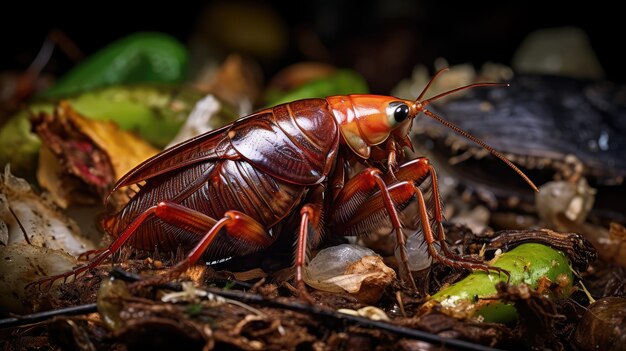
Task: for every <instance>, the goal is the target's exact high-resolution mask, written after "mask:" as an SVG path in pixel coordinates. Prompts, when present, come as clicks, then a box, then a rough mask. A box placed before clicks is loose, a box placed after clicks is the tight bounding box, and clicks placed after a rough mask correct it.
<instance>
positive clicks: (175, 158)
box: [111, 125, 237, 193]
mask: <svg viewBox="0 0 626 351" xmlns="http://www.w3.org/2000/svg"><path fill="white" fill-rule="evenodd" d="M229 127H230V125H227V126H224V127H222V128H219V129H215V130H212V131H209V132H206V133H204V134H201V135H198V136H196V137H194V138H191V139H189V140H186V141H183V142H182V143H180V144H177V145H174V146H172V147H171V148H169V149H167V150H164V151H162V152H161V153H159V154H157V155H155V156H153V157H151V158H149V159H147V160H146V161H144V162H142V163H141V164H139V165H138V166H137V167H135V168H134V169H132V170H131V171H129V172H128V173H126V175H124V176H123V177H122V178H121V179H120V180H118V181H117V183H116V184H115V186H114V187H113V190H111V193H112V192H114V191H115V190H117V189H118V188H121V187H123V186H127V185H132V184H136V183H138V182H141V181H143V180H148V179H150V178H153V177H156V176H158V175H161V174H165V173H169V172H171V171H174V170H177V169H180V168H182V167H185V166H189V165H192V164H196V163H199V162H206V161H209V160H216V159H219V158H224V157H228V156H229V152H230V153H233V151H234V150H232V148H231V146H230V143H229V141H228V138H227V137H226V131H227V130H228V128H229ZM231 156H232V158H233V159H234V158H237V155H236V154H233V155H231Z"/></svg>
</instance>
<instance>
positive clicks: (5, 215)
mask: <svg viewBox="0 0 626 351" xmlns="http://www.w3.org/2000/svg"><path fill="white" fill-rule="evenodd" d="M0 244H1V245H2V246H0V257H1V258H2V264H0V310H2V311H12V312H22V313H23V312H28V311H30V309H31V308H32V303H33V301H32V299H30V298H29V296H27V294H28V291H26V290H25V289H24V286H25V285H26V284H28V283H31V282H33V281H35V280H37V279H39V278H42V277H44V276H48V275H54V274H60V273H63V272H67V271H68V270H70V269H71V268H72V267H73V266H75V265H76V263H77V261H76V259H75V258H74V257H73V256H72V255H74V256H76V255H78V254H80V253H82V252H84V251H87V250H91V249H94V248H95V245H94V244H93V243H92V242H90V241H89V240H87V239H86V238H84V237H83V236H82V235H81V234H80V230H79V228H78V226H77V225H76V223H74V221H72V220H71V219H69V218H67V217H66V216H65V215H64V214H62V213H61V212H60V211H59V209H58V208H57V207H56V206H55V205H54V204H53V203H52V202H51V201H49V200H48V199H45V198H42V197H41V196H39V195H38V194H36V193H35V192H34V191H33V189H32V188H31V187H30V185H29V184H28V182H26V180H24V179H21V178H17V177H15V176H13V175H12V174H11V172H10V169H9V166H7V167H6V168H5V171H4V173H3V174H1V175H0Z"/></svg>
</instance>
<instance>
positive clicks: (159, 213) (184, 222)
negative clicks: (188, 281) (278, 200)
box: [27, 201, 273, 287]
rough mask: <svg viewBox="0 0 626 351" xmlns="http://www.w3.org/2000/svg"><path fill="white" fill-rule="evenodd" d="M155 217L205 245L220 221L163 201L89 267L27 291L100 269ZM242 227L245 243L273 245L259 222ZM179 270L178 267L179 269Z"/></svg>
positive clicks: (195, 255)
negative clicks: (248, 230) (247, 231)
mask: <svg viewBox="0 0 626 351" xmlns="http://www.w3.org/2000/svg"><path fill="white" fill-rule="evenodd" d="M231 212H236V211H231ZM152 216H156V217H158V218H159V219H161V220H163V221H164V222H166V223H169V224H172V225H174V226H177V227H180V228H184V229H186V230H188V231H190V232H192V233H196V234H199V235H204V236H203V239H201V240H200V241H199V242H200V244H202V243H203V242H204V241H206V234H205V233H207V232H211V229H213V228H214V227H215V226H217V223H218V221H216V220H215V219H213V218H211V217H209V216H207V215H205V214H203V213H200V212H198V211H195V210H192V209H190V208H188V207H185V206H182V205H179V204H177V203H173V202H168V201H162V202H160V203H159V204H157V205H156V206H152V207H150V208H148V209H147V210H146V211H144V212H142V213H141V214H140V215H139V216H137V218H135V219H134V220H133V222H132V223H131V224H130V225H129V226H128V227H127V228H126V229H125V230H124V231H123V232H122V233H121V234H120V235H119V236H118V237H117V238H116V239H115V240H114V241H113V243H111V245H109V247H107V248H105V249H103V250H101V251H100V252H99V253H98V254H97V255H96V256H95V257H94V258H93V259H92V260H91V261H90V262H89V263H87V264H85V265H82V266H79V267H77V268H75V269H73V270H71V271H69V272H66V273H63V274H60V275H56V276H52V277H48V278H44V279H42V280H39V281H36V282H34V283H31V284H29V285H27V287H28V286H33V285H37V286H40V287H41V286H43V285H48V287H49V286H51V285H52V283H54V281H56V280H59V279H63V280H64V281H66V280H67V278H69V277H71V276H77V275H78V274H81V273H83V272H85V271H87V270H89V269H92V268H94V267H96V266H98V265H99V264H100V263H102V261H104V260H105V259H106V258H107V257H109V256H110V255H111V254H113V253H115V252H117V251H118V250H119V249H120V248H121V247H122V246H123V245H124V244H125V243H126V242H127V241H128V239H129V238H130V237H131V236H132V235H133V234H134V233H135V232H136V231H137V229H138V228H139V226H140V225H141V224H142V223H144V222H145V221H146V220H148V219H149V218H151V217H152ZM227 217H228V218H231V217H232V218H234V219H238V218H239V217H247V216H245V215H243V216H238V215H237V213H234V214H231V213H229V212H227V215H225V218H224V219H222V222H226V221H225V219H226V218H227ZM247 218H249V217H247ZM226 224H229V226H226V227H227V229H228V228H238V227H237V226H236V224H235V225H233V224H232V223H226ZM220 226H221V227H223V226H224V223H222V224H220ZM242 227H244V228H243V229H251V230H250V232H249V233H247V234H245V235H246V237H245V239H243V240H244V241H246V240H247V241H250V242H252V243H256V244H258V245H259V246H262V247H265V246H269V244H270V243H271V242H272V241H273V240H272V239H271V238H270V236H269V235H267V233H266V232H265V229H263V228H262V226H261V225H260V224H259V223H257V222H254V223H252V224H250V225H249V226H242ZM248 227H249V228H248ZM215 232H217V231H215ZM232 232H234V233H235V234H241V228H238V230H233V231H232ZM229 234H230V232H229ZM212 239H213V237H211V239H210V240H209V242H208V243H206V245H205V246H204V249H206V247H208V244H210V241H212ZM200 244H199V245H200ZM196 249H197V247H196V248H194V250H195V251H194V250H192V251H191V252H190V253H189V254H188V256H187V258H186V260H185V261H183V263H186V264H187V266H186V267H189V266H190V265H191V264H193V263H195V262H196V261H197V260H198V259H199V258H200V257H201V256H202V253H203V251H201V252H197V250H196ZM176 267H178V265H177V266H176ZM180 269H181V268H180V267H179V268H178V270H180ZM183 271H184V270H183ZM174 274H180V273H176V272H174Z"/></svg>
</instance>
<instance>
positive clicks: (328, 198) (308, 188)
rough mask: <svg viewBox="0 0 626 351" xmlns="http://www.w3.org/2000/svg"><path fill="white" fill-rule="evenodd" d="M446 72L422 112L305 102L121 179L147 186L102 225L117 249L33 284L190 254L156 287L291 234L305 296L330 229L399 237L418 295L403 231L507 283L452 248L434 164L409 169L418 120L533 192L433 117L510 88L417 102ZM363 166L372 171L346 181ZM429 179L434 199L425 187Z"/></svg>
mask: <svg viewBox="0 0 626 351" xmlns="http://www.w3.org/2000/svg"><path fill="white" fill-rule="evenodd" d="M441 72H443V70H441V71H439V72H437V74H436V75H435V76H434V77H433V79H432V80H431V81H430V82H429V84H428V85H427V86H426V88H425V89H424V91H423V92H422V93H421V94H420V96H419V97H418V98H417V99H416V100H415V101H411V100H402V99H398V98H395V97H390V96H377V95H347V96H331V97H327V98H325V99H305V100H298V101H294V102H290V103H286V104H282V105H278V106H275V107H272V108H269V109H265V110H262V111H259V112H256V113H253V114H251V115H249V116H246V117H243V118H241V119H239V120H237V121H235V122H233V123H231V124H229V125H226V126H224V127H221V128H219V129H217V130H213V131H210V132H207V133H204V134H202V135H199V136H197V137H194V138H192V139H189V140H187V141H185V142H182V143H180V144H178V145H176V146H174V147H172V148H170V149H167V150H165V151H163V152H161V153H160V154H158V155H156V156H154V157H152V158H150V159H148V160H147V161H145V162H143V163H141V164H140V165H138V166H137V167H136V168H134V169H133V170H131V171H130V172H129V173H128V174H126V175H125V176H123V177H122V178H121V179H120V180H119V181H118V182H117V184H116V185H115V186H114V188H113V190H112V191H111V192H114V191H115V190H117V189H119V188H121V187H125V186H129V185H133V184H137V183H140V182H144V183H145V184H144V185H143V186H142V187H141V190H140V191H139V192H138V193H137V194H136V195H135V196H133V197H132V198H131V200H130V201H129V202H128V204H126V205H125V206H124V207H123V208H122V209H121V210H119V211H118V212H117V213H115V214H113V215H111V216H110V217H108V218H107V219H106V220H104V221H103V222H102V223H103V227H104V229H105V230H106V231H107V232H108V233H110V234H112V235H113V236H114V237H115V240H114V241H113V242H112V243H111V245H109V246H108V247H107V248H104V249H101V250H98V252H97V253H95V256H93V258H92V260H91V261H90V262H89V263H87V264H85V265H82V266H79V267H77V268H75V269H74V270H72V271H70V272H67V273H65V274H61V275H57V276H53V277H49V278H45V279H43V280H40V281H38V282H36V283H34V284H36V285H39V286H41V284H43V283H46V284H52V282H54V281H55V280H57V279H61V278H63V279H67V278H68V277H71V276H75V275H77V274H80V273H82V272H84V271H86V270H88V269H91V268H93V267H95V266H96V265H98V264H99V263H101V262H102V261H103V260H104V259H105V258H107V257H109V256H110V255H111V254H112V253H115V252H117V251H118V250H120V248H121V247H122V246H123V245H124V244H128V245H130V246H132V247H133V248H136V249H140V250H153V249H155V248H158V250H159V251H161V252H163V251H172V252H173V251H175V250H177V249H178V248H179V247H181V248H182V249H184V250H185V252H186V253H187V256H186V258H185V259H184V260H183V261H181V262H180V263H178V264H176V265H175V266H174V267H171V268H170V269H169V271H168V272H167V273H166V274H164V275H160V276H159V278H158V279H171V278H173V277H175V276H177V275H179V274H180V273H181V272H184V271H185V270H186V269H187V268H188V267H190V266H191V265H193V264H194V263H195V262H197V261H198V260H199V259H200V258H203V259H204V260H205V261H207V262H213V261H216V260H219V259H223V258H229V257H240V256H244V255H247V254H251V253H254V252H256V251H260V250H264V249H266V248H268V247H269V246H270V245H271V244H272V243H274V242H275V241H276V238H277V237H278V236H279V235H281V234H282V233H283V232H285V231H287V232H288V233H286V234H285V235H292V233H294V232H297V239H296V245H295V248H296V249H295V269H296V275H295V280H296V282H297V284H298V286H299V288H300V289H302V290H304V283H303V277H302V270H303V267H304V264H305V257H306V252H307V249H308V248H311V247H315V246H316V245H318V244H319V243H320V241H321V238H322V233H323V232H324V231H325V230H326V231H332V232H333V233H334V234H335V233H336V234H340V235H367V232H368V231H372V230H378V229H379V227H380V226H383V227H385V226H386V227H389V228H390V230H391V231H393V232H394V233H395V237H396V240H397V246H398V248H399V257H400V261H401V262H400V264H399V266H400V275H401V277H402V280H403V281H404V282H405V283H407V284H409V285H410V286H411V287H413V288H415V283H414V281H413V279H412V277H411V275H410V272H409V268H408V258H407V252H406V248H405V235H404V234H403V232H402V228H403V226H408V227H414V226H415V227H417V229H420V230H421V231H422V232H423V235H424V240H425V242H426V244H427V245H428V252H429V254H430V255H431V256H432V257H433V258H434V259H436V260H438V261H440V262H442V263H443V264H446V265H450V266H453V267H462V268H466V269H481V270H485V271H490V270H491V271H497V272H503V271H502V270H501V269H499V268H495V267H491V266H489V265H487V264H485V263H483V262H481V261H477V260H472V259H470V258H465V257H460V256H457V255H455V254H453V253H452V252H451V251H450V250H449V249H448V248H447V246H446V244H445V233H444V230H443V226H442V220H443V216H442V205H441V202H440V197H439V193H438V186H437V176H436V172H435V169H434V168H433V166H432V165H431V164H430V162H429V160H428V159H427V158H423V157H422V158H417V159H414V160H410V161H406V159H405V158H406V157H405V155H404V152H403V150H404V147H411V146H412V145H411V141H410V138H409V132H410V129H411V125H412V122H413V120H414V119H415V118H416V117H417V116H418V115H420V114H421V113H423V114H425V115H426V116H428V117H431V118H434V119H435V120H437V121H439V122H441V123H443V124H444V125H446V126H448V127H450V128H452V129H453V130H455V131H456V132H458V133H460V134H461V135H463V136H465V137H467V138H469V139H471V140H472V141H474V142H476V143H477V144H479V145H481V146H482V147H484V148H486V149H487V150H489V152H491V153H492V154H493V155H495V156H496V157H498V158H499V159H501V160H502V161H504V162H505V163H506V164H507V165H509V166H510V167H511V168H512V169H513V170H515V171H516V172H517V173H518V174H519V175H520V176H521V177H522V178H524V180H525V181H526V182H527V183H529V184H530V186H531V187H533V188H534V189H536V187H535V185H534V184H533V183H532V181H531V180H530V179H529V178H528V177H526V175H524V174H523V173H522V172H521V171H520V170H519V169H518V168H517V167H516V166H514V165H513V164H512V163H511V162H510V161H508V160H507V159H506V158H504V157H503V156H502V155H501V154H499V153H498V152H496V151H495V150H493V149H492V148H491V147H489V146H488V145H486V144H485V143H484V142H482V141H480V140H478V139H477V138H475V137H473V136H471V135H470V134H468V133H467V132H464V131H462V130H460V129H459V128H458V127H456V126H454V125H452V124H450V123H449V122H447V121H445V120H443V119H442V118H440V117H438V116H436V115H435V114H434V113H432V112H431V111H429V110H427V109H426V106H427V105H428V104H430V103H431V102H432V101H434V100H437V99H439V98H441V97H443V96H446V95H448V94H452V93H454V92H457V91H460V90H464V89H468V88H472V87H478V86H494V85H503V84H497V83H477V84H471V85H467V86H463V87H460V88H457V89H453V90H451V91H448V92H446V93H443V94H439V95H437V96H434V97H431V98H429V99H422V98H423V97H424V94H425V93H426V91H427V90H428V88H429V87H430V85H431V84H432V81H433V80H434V79H435V78H436V77H437V76H438V75H439V74H440V73H441ZM356 163H360V164H362V165H364V166H365V167H366V168H365V169H364V170H362V171H360V172H358V173H357V174H356V175H354V176H352V177H349V173H350V167H351V166H352V165H355V164H356ZM427 178H430V186H429V190H430V192H431V196H430V197H428V198H427V197H425V196H424V193H423V191H422V190H420V188H419V185H420V184H422V182H424V180H425V179H427ZM427 199H428V200H429V201H427ZM427 202H429V203H430V205H431V207H428V206H427V205H428V204H427ZM410 204H412V206H409V205H410ZM415 205H417V206H415ZM408 209H411V210H412V211H416V212H417V213H410V214H408V215H409V217H411V218H412V219H411V220H410V221H409V222H411V223H410V224H406V223H405V224H404V225H403V223H402V220H401V219H402V218H406V217H407V211H408ZM405 222H406V221H405ZM294 223H295V225H294ZM437 242H438V243H439V244H438V245H439V246H440V247H441V252H440V251H439V250H438V249H437V247H436V246H435V244H436V243H437ZM504 273H506V272H504Z"/></svg>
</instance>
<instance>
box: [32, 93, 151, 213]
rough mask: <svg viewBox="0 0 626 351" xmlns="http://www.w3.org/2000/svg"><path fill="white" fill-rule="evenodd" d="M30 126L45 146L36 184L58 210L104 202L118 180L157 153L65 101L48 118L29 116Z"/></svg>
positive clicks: (134, 138) (139, 140) (127, 134)
mask: <svg viewBox="0 0 626 351" xmlns="http://www.w3.org/2000/svg"><path fill="white" fill-rule="evenodd" d="M32 124H33V130H34V131H35V132H36V133H37V134H38V135H39V136H40V137H41V139H42V140H43V142H44V145H45V150H43V151H42V152H41V154H40V162H39V169H38V171H37V180H38V181H39V183H40V185H41V186H42V187H44V188H45V189H47V190H48V191H49V192H50V193H51V194H52V198H53V200H54V201H55V202H56V203H57V204H58V205H59V206H61V207H64V208H66V207H67V206H68V205H69V204H71V203H89V202H94V201H95V200H97V199H102V198H104V197H105V196H106V195H107V194H108V192H109V190H110V189H111V187H112V186H113V184H114V183H115V181H116V180H117V179H118V178H120V177H121V176H123V175H124V174H125V173H126V172H128V171H129V170H130V169H132V168H133V167H134V166H136V165H137V164H139V163H140V162H142V161H144V160H145V159H146V158H148V157H150V156H152V155H154V154H156V153H157V152H158V150H157V149H155V148H153V147H152V146H150V145H149V144H147V143H146V142H144V141H143V140H141V139H139V138H138V137H136V136H135V135H133V134H131V133H129V132H126V131H122V130H121V129H120V128H119V127H118V126H117V125H116V124H114V123H113V122H103V121H95V120H90V119H87V118H85V117H83V116H81V115H80V114H79V113H77V112H76V111H74V110H73V109H72V107H71V106H70V105H69V104H67V103H65V102H60V103H59V105H58V106H57V108H56V109H55V111H54V113H53V114H47V113H40V114H39V115H37V116H33V118H32ZM85 194H92V195H93V197H90V196H85ZM116 200H117V201H123V199H116ZM114 201H115V199H114Z"/></svg>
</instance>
